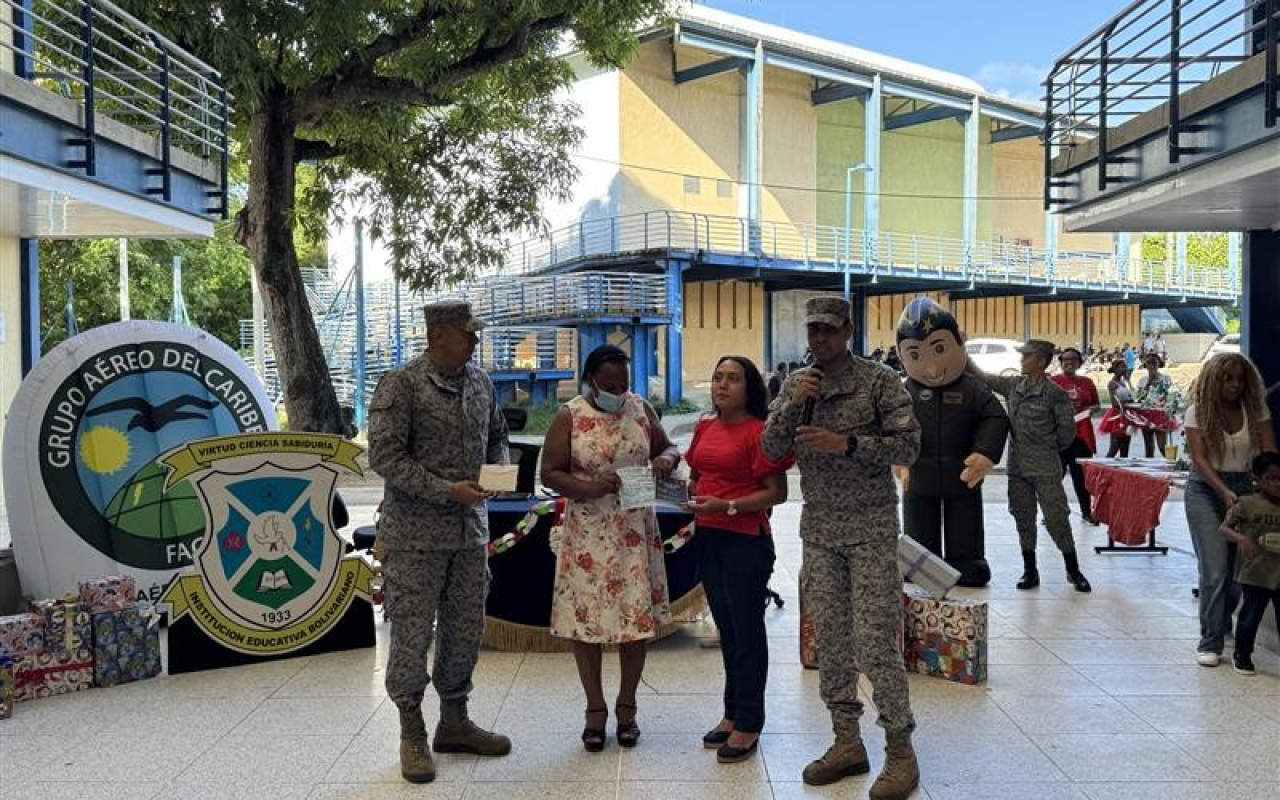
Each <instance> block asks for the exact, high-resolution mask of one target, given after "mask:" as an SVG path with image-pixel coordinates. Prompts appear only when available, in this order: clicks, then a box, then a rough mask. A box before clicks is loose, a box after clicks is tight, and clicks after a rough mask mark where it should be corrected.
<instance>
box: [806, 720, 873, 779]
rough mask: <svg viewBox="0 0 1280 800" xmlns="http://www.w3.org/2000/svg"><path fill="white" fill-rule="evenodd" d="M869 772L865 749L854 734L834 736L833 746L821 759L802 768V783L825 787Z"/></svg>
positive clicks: (869, 766)
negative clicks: (842, 779)
mask: <svg viewBox="0 0 1280 800" xmlns="http://www.w3.org/2000/svg"><path fill="white" fill-rule="evenodd" d="M870 771H871V762H870V761H868V760H867V748H866V746H865V745H863V744H862V737H860V736H858V735H857V734H856V733H855V734H852V735H849V736H836V741H835V744H833V745H831V747H829V748H827V752H826V753H823V755H822V758H819V759H818V760H817V761H814V762H811V763H810V764H809V766H807V767H805V768H804V782H805V783H807V784H809V785H810V786H826V785H827V784H829V783H835V782H836V781H838V780H840V779H841V778H847V777H849V776H850V775H866V774H867V773H868V772H870Z"/></svg>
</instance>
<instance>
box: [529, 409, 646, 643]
mask: <svg viewBox="0 0 1280 800" xmlns="http://www.w3.org/2000/svg"><path fill="white" fill-rule="evenodd" d="M568 409H569V411H570V413H571V414H572V415H573V428H572V433H571V434H570V459H571V460H570V466H569V471H570V473H571V474H572V475H573V477H575V478H578V479H580V480H592V479H594V478H598V477H601V476H604V475H608V474H611V473H613V472H614V471H616V470H617V469H618V468H620V467H643V466H647V465H648V464H649V442H650V422H649V417H648V414H647V413H646V412H645V408H644V403H643V401H641V399H640V397H639V396H637V395H635V394H628V395H627V399H626V402H625V403H624V404H623V406H622V408H621V409H620V410H619V411H618V412H617V413H614V414H606V413H604V412H603V411H599V410H597V409H596V408H594V407H593V406H592V405H591V404H590V403H589V402H587V401H586V399H584V398H582V397H575V398H574V399H573V400H571V401H569V405H568ZM559 550H560V552H559V554H558V556H557V563H556V582H555V589H554V591H553V597H552V602H551V634H552V635H553V636H559V637H561V638H565V639H573V640H574V641H578V642H590V643H594V644H618V643H622V642H634V641H638V640H641V639H652V638H654V637H656V636H657V635H658V630H659V628H660V627H661V626H662V625H663V624H665V623H667V622H669V621H670V620H671V612H670V607H669V605H668V601H667V573H666V565H665V562H664V560H663V555H662V540H661V538H660V536H659V533H658V518H657V516H655V514H654V510H653V509H652V508H641V509H636V510H633V511H624V510H623V509H622V506H621V504H620V502H619V499H618V495H616V494H611V495H608V496H606V497H602V498H599V499H597V500H569V501H568V502H567V503H566V504H565V511H564V531H563V533H562V534H561V537H560V547H559Z"/></svg>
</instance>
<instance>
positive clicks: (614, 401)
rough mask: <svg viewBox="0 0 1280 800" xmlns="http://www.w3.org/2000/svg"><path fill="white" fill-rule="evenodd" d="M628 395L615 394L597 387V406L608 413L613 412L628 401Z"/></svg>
mask: <svg viewBox="0 0 1280 800" xmlns="http://www.w3.org/2000/svg"><path fill="white" fill-rule="evenodd" d="M626 399H627V396H626V395H623V394H613V393H612V392H606V391H604V390H603V389H601V388H600V387H598V386H597V387H596V406H598V407H599V408H600V410H601V411H603V412H604V413H606V414H612V413H614V412H616V411H617V410H618V409H620V408H622V404H623V403H624V402H626Z"/></svg>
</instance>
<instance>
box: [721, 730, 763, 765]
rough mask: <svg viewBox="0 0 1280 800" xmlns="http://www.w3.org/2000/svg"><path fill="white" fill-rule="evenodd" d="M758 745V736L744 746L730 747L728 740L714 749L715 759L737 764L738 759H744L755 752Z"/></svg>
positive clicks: (724, 762)
mask: <svg viewBox="0 0 1280 800" xmlns="http://www.w3.org/2000/svg"><path fill="white" fill-rule="evenodd" d="M759 747H760V737H759V736H757V737H756V740H755V741H754V742H752V743H751V744H749V745H747V746H746V747H731V746H730V745H729V743H728V742H725V743H724V744H722V745H720V749H718V750H716V761H719V762H720V763H721V764H737V763H738V762H740V761H746V760H747V759H748V758H751V757H752V756H753V755H755V754H756V750H757V749H759Z"/></svg>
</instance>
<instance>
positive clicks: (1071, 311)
mask: <svg viewBox="0 0 1280 800" xmlns="http://www.w3.org/2000/svg"><path fill="white" fill-rule="evenodd" d="M1027 314H1028V317H1029V318H1030V321H1031V331H1030V332H1029V334H1028V337H1027V338H1032V339H1046V340H1048V341H1050V342H1053V343H1054V344H1056V345H1058V346H1059V347H1068V346H1069V347H1079V346H1080V345H1082V344H1083V343H1084V305H1083V304H1082V303H1072V302H1063V303H1033V304H1032V305H1031V306H1030V308H1029V309H1028V312H1027Z"/></svg>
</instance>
